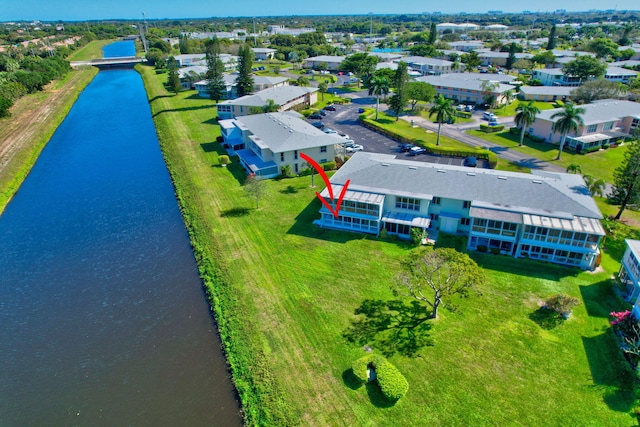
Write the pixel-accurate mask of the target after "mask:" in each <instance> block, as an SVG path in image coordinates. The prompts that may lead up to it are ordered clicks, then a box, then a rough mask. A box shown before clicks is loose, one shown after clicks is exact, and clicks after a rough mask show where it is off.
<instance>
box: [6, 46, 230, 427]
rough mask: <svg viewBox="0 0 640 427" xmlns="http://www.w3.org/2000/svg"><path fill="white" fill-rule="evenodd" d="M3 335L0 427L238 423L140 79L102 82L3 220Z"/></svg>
mask: <svg viewBox="0 0 640 427" xmlns="http://www.w3.org/2000/svg"><path fill="white" fill-rule="evenodd" d="M134 52H135V48H134V45H133V42H118V43H114V44H112V45H109V46H107V47H106V48H105V56H127V55H133V54H134ZM0 325H1V327H0V425H2V426H44V425H47V426H72V425H80V426H115V425H119V426H125V425H130V426H151V425H153V426H225V427H226V426H240V425H241V418H240V416H239V410H240V408H239V403H238V401H237V399H236V397H235V392H234V388H233V386H232V384H231V381H230V380H229V373H228V370H227V367H226V364H225V360H224V355H223V353H222V352H221V348H220V345H221V343H220V340H219V337H218V335H217V332H216V327H215V324H214V322H213V320H212V318H211V316H210V312H209V307H208V304H207V301H206V297H205V295H204V293H203V289H202V285H201V282H200V278H199V276H198V271H197V266H196V263H195V260H194V256H193V252H192V250H191V247H190V244H189V238H188V235H187V232H186V230H185V227H184V224H183V222H182V218H181V216H180V212H179V209H178V206H177V201H176V198H175V195H174V192H173V186H172V184H171V180H170V178H169V174H168V172H167V169H166V167H165V164H164V162H163V158H162V155H161V152H160V148H159V145H158V140H157V137H156V133H155V128H154V125H153V120H152V117H151V112H150V108H149V104H148V102H147V98H146V94H145V91H144V87H143V84H142V80H141V78H140V76H139V74H138V73H137V72H136V71H135V70H133V69H111V70H103V71H100V72H99V73H98V74H97V76H96V77H95V79H94V80H93V81H92V82H91V84H90V85H89V86H87V88H86V89H85V90H84V91H83V93H82V94H81V95H80V97H79V98H78V100H77V101H76V103H75V105H74V106H73V108H72V109H71V111H70V112H69V114H68V116H67V117H66V119H65V120H64V121H63V123H62V124H61V125H60V126H59V128H58V129H57V130H56V132H55V134H54V135H53V136H52V138H51V140H50V141H49V143H48V145H47V146H46V148H45V149H44V150H43V152H42V154H41V156H40V158H39V159H38V161H37V163H36V165H35V166H34V168H33V170H32V171H31V173H30V175H29V176H28V178H27V179H26V180H25V182H24V183H23V185H22V186H21V188H20V190H19V191H18V192H17V194H16V195H15V197H14V198H13V200H12V201H11V203H10V204H9V205H8V206H7V208H6V210H5V212H4V213H3V214H2V216H0Z"/></svg>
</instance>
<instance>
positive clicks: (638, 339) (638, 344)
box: [609, 310, 640, 367]
mask: <svg viewBox="0 0 640 427" xmlns="http://www.w3.org/2000/svg"><path fill="white" fill-rule="evenodd" d="M609 315H610V316H611V317H613V320H610V321H609V323H611V325H612V326H613V329H614V330H615V331H616V332H617V334H618V335H619V336H620V341H621V342H620V348H621V349H622V351H623V352H624V353H625V355H626V356H627V360H628V361H629V362H630V363H631V365H632V366H633V367H636V366H637V365H638V360H639V358H640V322H639V321H638V320H637V319H636V318H635V317H633V315H632V314H631V312H630V311H629V310H626V311H614V312H611V313H609Z"/></svg>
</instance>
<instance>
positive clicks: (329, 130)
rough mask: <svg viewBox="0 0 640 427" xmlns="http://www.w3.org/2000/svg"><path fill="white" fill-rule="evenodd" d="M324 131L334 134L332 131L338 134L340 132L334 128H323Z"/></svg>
mask: <svg viewBox="0 0 640 427" xmlns="http://www.w3.org/2000/svg"><path fill="white" fill-rule="evenodd" d="M322 132H324V133H327V134H332V133H335V134H337V133H338V132H337V131H335V130H333V129H331V128H325V129H323V130H322Z"/></svg>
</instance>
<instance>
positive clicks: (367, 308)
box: [343, 299, 433, 357]
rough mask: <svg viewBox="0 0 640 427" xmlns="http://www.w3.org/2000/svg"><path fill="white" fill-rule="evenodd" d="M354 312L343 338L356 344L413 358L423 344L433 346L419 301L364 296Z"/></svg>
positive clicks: (425, 314) (383, 352)
mask: <svg viewBox="0 0 640 427" xmlns="http://www.w3.org/2000/svg"><path fill="white" fill-rule="evenodd" d="M354 314H355V315H356V316H357V317H356V318H354V319H353V320H352V321H351V326H350V327H349V328H348V329H347V330H346V331H345V332H344V333H343V337H344V338H346V339H347V341H349V342H352V343H355V344H358V345H369V346H371V347H373V348H374V349H376V350H377V351H379V352H380V353H382V354H383V355H385V356H387V357H391V356H393V355H394V354H396V353H398V354H401V355H403V356H406V357H416V356H417V354H418V352H419V351H420V350H422V349H423V348H424V347H427V346H431V345H433V340H432V339H431V337H430V335H429V331H430V330H431V327H432V324H431V323H430V322H428V320H430V317H429V314H428V313H427V311H426V310H425V307H424V306H423V305H421V304H420V303H419V302H418V301H411V302H410V303H406V302H404V301H400V300H390V301H383V300H370V299H367V300H364V301H363V302H362V305H361V306H360V307H358V308H357V309H356V310H355V311H354Z"/></svg>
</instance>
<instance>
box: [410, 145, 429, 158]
mask: <svg viewBox="0 0 640 427" xmlns="http://www.w3.org/2000/svg"><path fill="white" fill-rule="evenodd" d="M426 152H427V150H425V149H424V148H422V147H413V148H412V149H411V150H409V155H410V156H417V155H418V154H422V153H426Z"/></svg>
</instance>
